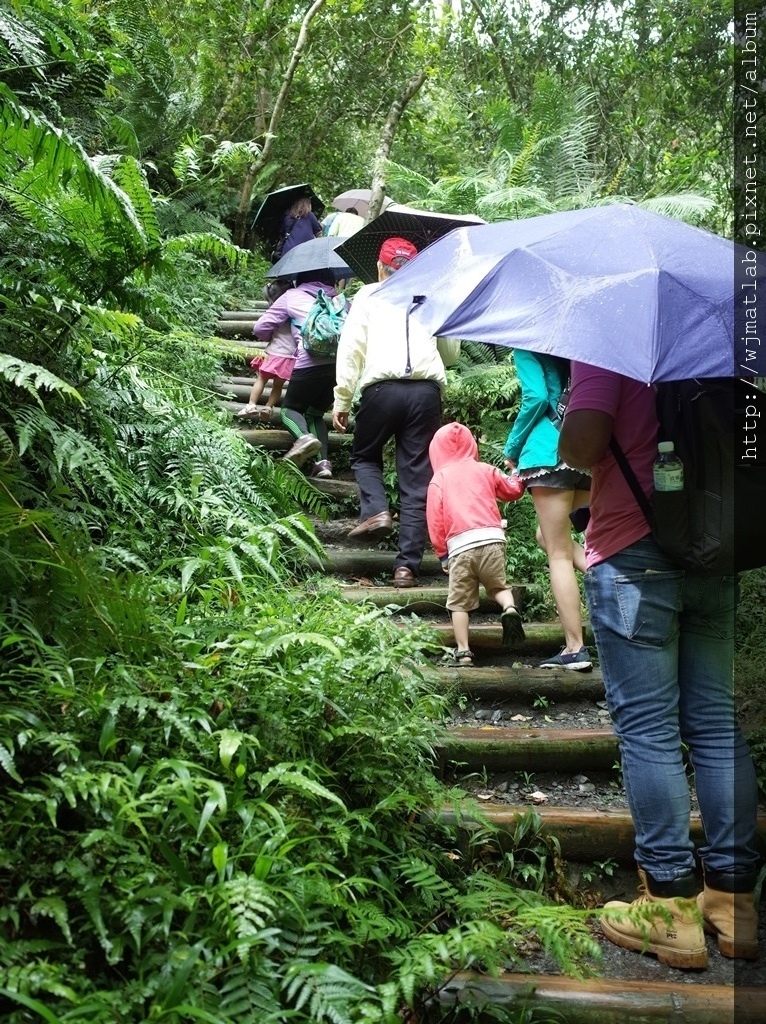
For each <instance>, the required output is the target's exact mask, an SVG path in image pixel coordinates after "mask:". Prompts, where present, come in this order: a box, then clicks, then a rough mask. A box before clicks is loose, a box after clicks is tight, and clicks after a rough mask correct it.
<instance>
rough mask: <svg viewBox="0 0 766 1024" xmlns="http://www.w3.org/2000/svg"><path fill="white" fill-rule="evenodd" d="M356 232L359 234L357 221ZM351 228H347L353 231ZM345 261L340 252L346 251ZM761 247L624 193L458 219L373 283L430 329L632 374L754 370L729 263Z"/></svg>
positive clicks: (756, 286) (678, 376)
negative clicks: (610, 200) (545, 209)
mask: <svg viewBox="0 0 766 1024" xmlns="http://www.w3.org/2000/svg"><path fill="white" fill-rule="evenodd" d="M360 234H361V232H360ZM356 237H357V236H356V235H355V236H353V237H352V238H350V239H349V243H350V242H353V241H354V239H355V238H356ZM349 262H350V260H349ZM742 267H751V268H752V272H751V273H749V274H748V277H747V278H746V279H745V280H746V282H747V285H748V288H749V291H748V292H747V293H745V292H742V293H740V289H739V288H737V302H738V303H742V302H743V301H745V300H744V295H745V294H747V295H749V294H751V293H753V292H754V293H755V294H757V293H758V292H759V291H760V290H764V291H766V273H765V272H764V267H766V254H762V253H756V251H755V250H752V249H748V248H746V247H745V246H741V245H735V244H734V243H733V242H731V241H729V240H727V239H725V238H721V237H720V236H718V235H714V234H712V233H711V232H709V231H703V230H701V229H700V228H695V227H691V226H690V225H689V224H685V223H683V221H679V220H675V219H674V218H671V217H663V216H661V215H660V214H657V213H652V212H650V211H649V210H645V209H642V208H641V207H640V206H636V205H634V204H631V203H618V204H612V205H609V206H598V207H593V208H590V209H585V210H569V211H567V212H564V213H551V214H545V215H543V216H541V217H530V218H528V219H526V220H516V221H503V222H501V223H498V224H485V225H482V226H481V227H474V228H462V229H460V230H458V231H454V232H452V233H451V234H449V235H447V236H446V237H445V238H442V239H440V240H439V241H438V242H435V243H434V244H433V245H431V246H430V247H429V248H428V249H427V250H426V252H424V253H421V254H420V255H418V257H417V258H416V259H414V260H412V262H411V263H408V264H407V265H405V266H404V267H402V268H401V269H400V270H397V272H396V273H395V274H394V275H393V276H392V277H391V279H390V280H388V281H385V282H384V283H383V284H382V285H381V288H380V297H381V298H382V299H385V300H386V301H388V302H390V303H391V304H393V305H396V306H401V305H410V304H411V303H412V301H413V297H414V296H416V295H417V296H418V297H420V296H424V297H425V298H424V299H423V300H422V301H421V302H420V303H419V304H418V308H417V309H416V310H415V311H414V312H413V314H412V315H413V316H414V317H415V318H416V319H418V320H420V321H421V322H422V323H423V324H425V325H426V326H427V328H428V329H429V330H430V331H431V333H432V334H436V335H447V336H451V337H456V338H463V339H465V340H466V341H482V342H485V343H487V344H490V345H503V346H506V347H511V348H522V349H528V350H529V351H531V352H543V353H550V354H551V355H559V356H563V357H565V358H567V359H576V360H579V361H581V362H585V363H590V364H591V365H594V366H600V367H603V368H604V369H607V370H613V371H615V372H616V373H622V374H625V375H626V376H628V377H633V378H634V379H635V380H640V381H644V382H645V383H652V382H654V381H657V382H659V381H669V380H683V379H687V378H690V377H732V376H738V375H739V374H752V375H754V376H755V375H757V374H758V373H763V369H764V368H761V367H763V364H762V363H761V367H759V365H758V364H759V362H760V361H761V360H762V359H763V356H759V355H758V353H757V351H756V346H755V345H752V344H751V345H750V348H751V350H752V352H753V356H752V358H748V356H747V352H746V349H747V346H748V344H749V342H748V334H747V330H746V329H742V330H740V329H738V330H737V331H736V332H735V330H734V295H735V272H736V273H739V274H741V273H742V270H741V268H742Z"/></svg>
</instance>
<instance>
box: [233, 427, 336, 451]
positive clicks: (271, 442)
mask: <svg viewBox="0 0 766 1024" xmlns="http://www.w3.org/2000/svg"><path fill="white" fill-rule="evenodd" d="M236 429H237V432H238V433H239V434H241V436H242V438H243V439H244V440H245V441H247V443H248V444H252V445H257V446H258V447H259V448H266V449H267V450H268V451H272V452H278V451H284V452H286V451H287V450H288V449H289V448H291V447H292V445H293V442H294V441H295V438H294V437H293V435H292V434H291V433H290V432H289V430H276V429H274V428H273V427H267V426H265V425H264V426H263V427H262V428H260V429H259V428H251V427H240V426H239V425H238V426H237V428H236ZM350 440H351V439H350V438H349V437H348V436H347V435H345V434H337V433H335V432H334V431H331V432H330V435H329V439H328V444H329V448H330V451H332V450H333V449H338V448H344V447H346V446H347V445H348V444H349V443H350Z"/></svg>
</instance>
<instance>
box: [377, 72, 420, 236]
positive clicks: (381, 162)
mask: <svg viewBox="0 0 766 1024" xmlns="http://www.w3.org/2000/svg"><path fill="white" fill-rule="evenodd" d="M427 77H428V75H427V73H426V72H425V71H421V72H419V73H418V74H417V75H413V76H412V78H411V79H410V80H409V82H408V83H407V84H406V85H405V87H404V89H402V91H401V93H400V94H399V95H398V96H397V98H396V99H395V100H394V102H393V103H392V104H391V109H390V110H389V112H388V117H387V118H386V122H385V124H384V125H383V128H382V129H381V132H380V139H379V141H378V148H377V151H376V153H375V159H374V161H373V165H372V193H371V195H370V208H369V212H368V213H367V222H369V221H371V220H372V219H373V218H374V217H377V216H378V214H379V213H380V208H381V206H382V205H383V199H384V198H385V194H386V192H385V190H386V182H385V168H386V163H387V162H388V158H389V155H390V153H391V147H392V145H393V143H394V137H395V135H396V129H397V128H398V127H399V122H400V121H401V118H402V114H403V113H404V110H405V108H406V106H407V104H408V103H409V102H410V100H411V99H412V97H413V96H415V95H416V93H417V92H418V90H419V89H420V88H421V87H422V85H423V83H424V82H425V80H426V78H427Z"/></svg>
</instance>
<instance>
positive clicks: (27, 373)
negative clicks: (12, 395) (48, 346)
mask: <svg viewBox="0 0 766 1024" xmlns="http://www.w3.org/2000/svg"><path fill="white" fill-rule="evenodd" d="M0 375H1V376H3V377H4V378H5V379H6V380H8V381H10V382H11V384H14V385H15V386H16V387H18V388H23V389H24V390H25V391H26V392H27V393H28V394H30V395H32V396H33V398H34V399H35V401H36V402H37V403H38V404H39V405H42V404H43V403H42V401H41V399H40V395H39V391H40V389H41V388H47V389H48V390H50V391H59V392H61V393H62V394H64V395H66V396H67V397H68V398H74V399H75V400H76V401H77V402H80V403H81V404H82V401H83V398H82V395H81V394H80V392H79V391H78V390H77V389H76V388H73V387H72V385H71V384H67V382H66V381H64V380H62V379H61V378H60V377H57V376H56V375H55V374H54V373H51V372H50V371H49V370H46V369H45V367H44V366H36V365H35V364H34V363H27V362H24V360H23V359H15V358H14V357H13V356H9V355H5V354H4V353H2V352H0Z"/></svg>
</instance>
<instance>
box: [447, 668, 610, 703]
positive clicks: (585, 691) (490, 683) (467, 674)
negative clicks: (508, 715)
mask: <svg viewBox="0 0 766 1024" xmlns="http://www.w3.org/2000/svg"><path fill="white" fill-rule="evenodd" d="M431 678H432V679H433V681H434V685H435V686H438V687H439V688H440V689H444V690H447V689H451V688H453V687H458V688H459V689H460V690H461V692H462V693H465V694H467V695H468V696H469V697H473V698H475V699H491V700H495V701H502V700H511V699H514V698H519V699H521V700H526V699H530V700H534V699H535V698H537V697H545V698H546V699H547V700H550V701H554V702H555V703H560V702H561V701H572V700H587V701H591V702H593V701H597V700H603V698H604V680H603V678H602V677H601V672H600V671H599V670H598V669H594V670H593V671H592V672H570V671H567V670H566V669H547V668H527V667H525V666H519V667H518V668H511V667H508V668H499V667H488V668H482V667H480V666H478V665H477V666H474V667H473V668H461V667H460V666H455V667H454V668H452V667H448V668H438V669H434V670H433V672H432V673H429V679H431Z"/></svg>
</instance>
